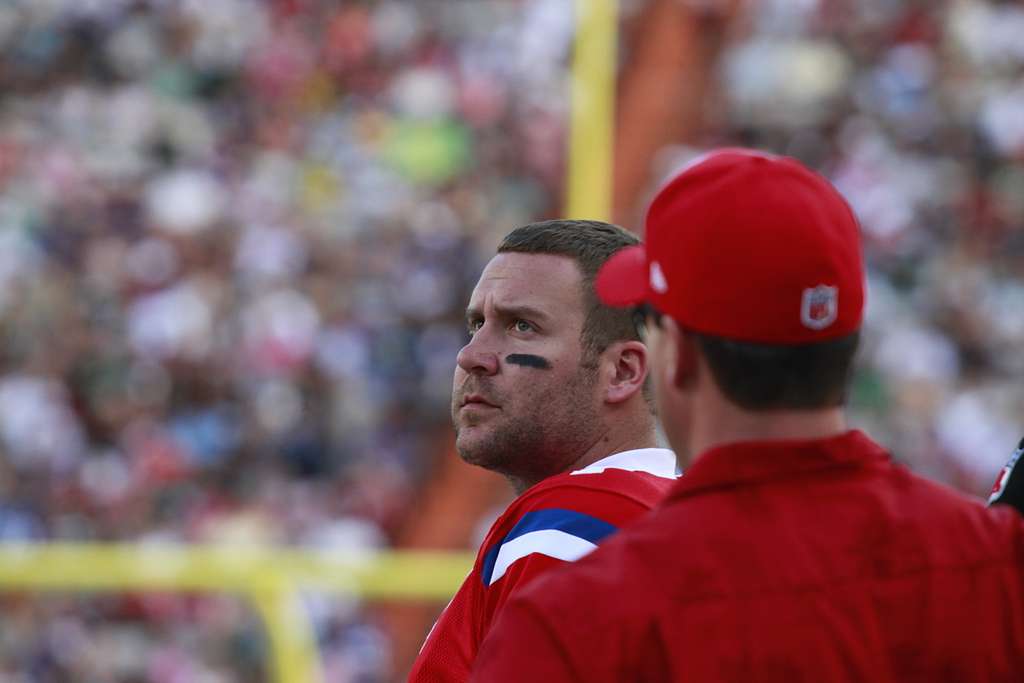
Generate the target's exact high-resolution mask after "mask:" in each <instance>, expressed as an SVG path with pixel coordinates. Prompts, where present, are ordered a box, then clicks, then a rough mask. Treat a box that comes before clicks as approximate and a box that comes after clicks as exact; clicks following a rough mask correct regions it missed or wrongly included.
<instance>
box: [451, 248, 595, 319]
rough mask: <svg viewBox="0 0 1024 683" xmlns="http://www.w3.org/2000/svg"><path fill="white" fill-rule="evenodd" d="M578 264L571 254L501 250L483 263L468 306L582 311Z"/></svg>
mask: <svg viewBox="0 0 1024 683" xmlns="http://www.w3.org/2000/svg"><path fill="white" fill-rule="evenodd" d="M581 279H582V278H581V275H580V270H579V266H578V265H577V264H576V262H575V261H574V260H573V259H571V258H569V257H568V256H559V255H555V254H521V253H502V254H498V255H496V256H495V257H494V258H492V259H491V260H490V261H489V262H488V263H487V265H486V266H485V267H484V269H483V272H482V273H481V274H480V279H479V280H478V281H477V284H476V287H474V288H473V293H472V295H471V296H470V301H469V307H468V308H469V309H470V310H482V309H483V308H485V307H487V306H489V305H500V306H503V307H529V308H534V309H539V310H540V311H542V312H544V313H547V314H550V315H554V314H556V313H557V314H559V315H565V314H566V313H569V312H572V311H578V312H582V308H583V294H582V289H581Z"/></svg>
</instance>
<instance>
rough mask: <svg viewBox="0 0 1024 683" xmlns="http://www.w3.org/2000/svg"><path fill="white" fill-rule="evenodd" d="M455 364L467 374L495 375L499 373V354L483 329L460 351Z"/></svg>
mask: <svg viewBox="0 0 1024 683" xmlns="http://www.w3.org/2000/svg"><path fill="white" fill-rule="evenodd" d="M455 362H456V363H458V366H459V367H460V368H462V370H464V371H465V372H467V373H475V374H482V375H493V374H495V373H496V372H498V353H497V351H496V350H495V349H494V348H493V344H489V343H488V341H487V339H486V334H485V333H484V331H483V328H481V329H480V330H478V331H477V332H476V334H474V335H473V336H472V337H470V339H469V341H468V342H467V343H466V345H465V346H463V347H462V348H461V349H460V350H459V355H458V356H456V359H455Z"/></svg>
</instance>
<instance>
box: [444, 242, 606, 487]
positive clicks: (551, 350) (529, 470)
mask: <svg viewBox="0 0 1024 683" xmlns="http://www.w3.org/2000/svg"><path fill="white" fill-rule="evenodd" d="M583 308H584V305H583V291H582V287H581V276H580V272H579V268H578V266H577V265H576V263H575V261H573V260H572V259H570V258H568V257H564V256H555V255H551V254H517V253H505V254H498V255H497V256H495V257H494V258H493V259H491V261H490V263H488V264H487V267H486V268H484V271H483V274H481V276H480V281H479V282H478V283H477V285H476V288H475V289H474V290H473V294H472V296H471V297H470V301H469V306H468V307H467V309H466V323H467V326H468V329H469V333H470V335H471V336H470V339H469V341H468V342H467V344H466V345H465V346H464V347H463V348H462V350H461V351H459V355H458V359H457V366H456V368H455V378H454V382H453V388H452V422H453V423H454V425H455V431H456V447H457V448H458V451H459V454H460V455H461V456H462V458H463V459H464V460H465V461H466V462H469V463H472V464H474V465H480V466H481V467H486V468H488V469H491V470H495V471H497V472H500V473H502V474H505V475H507V476H509V477H512V478H513V479H518V480H519V481H520V482H522V483H523V484H525V485H530V484H532V483H535V482H537V481H540V480H541V479H544V478H545V477H549V476H551V475H553V474H557V473H559V472H562V471H565V470H566V469H568V468H569V467H570V466H571V465H572V463H573V462H575V460H576V459H577V458H579V457H580V456H581V455H583V453H584V452H585V451H586V450H587V448H589V447H590V446H592V445H593V443H594V442H595V441H596V439H598V438H600V431H601V420H600V416H599V412H598V411H599V407H600V405H601V401H600V399H599V391H598V380H597V372H596V369H595V367H594V365H592V364H591V363H589V362H586V361H587V358H585V355H584V353H583V348H582V345H581V339H580V337H581V333H582V331H583V322H584V319H585V315H584V310H583Z"/></svg>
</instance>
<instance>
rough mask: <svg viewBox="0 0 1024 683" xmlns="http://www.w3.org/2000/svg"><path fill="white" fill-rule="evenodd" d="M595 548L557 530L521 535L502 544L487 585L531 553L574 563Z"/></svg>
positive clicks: (581, 539) (583, 540) (578, 538)
mask: <svg viewBox="0 0 1024 683" xmlns="http://www.w3.org/2000/svg"><path fill="white" fill-rule="evenodd" d="M596 547H597V546H596V545H594V544H593V543H591V542H590V541H588V540H586V539H585V538H580V537H579V536H573V535H572V534H567V533H566V532H564V531H559V530H558V529H541V530H539V531H531V532H530V533H527V534H523V535H522V536H519V537H518V538H513V539H512V540H511V541H508V542H506V543H503V544H502V546H501V550H499V551H498V557H497V559H496V560H495V562H494V571H493V572H492V573H491V580H490V582H489V583H488V584H487V585H491V584H493V583H494V582H495V581H497V580H498V579H500V578H501V577H502V576H504V575H505V572H506V571H507V570H508V568H509V567H510V566H511V565H512V563H513V562H515V561H516V560H519V559H522V558H524V557H526V556H527V555H531V554H533V553H540V554H541V555H547V556H548V557H553V558H555V559H556V560H564V561H566V562H575V561H576V560H578V559H580V558H581V557H583V556H584V555H586V554H587V553H589V552H591V551H592V550H593V549H594V548H596Z"/></svg>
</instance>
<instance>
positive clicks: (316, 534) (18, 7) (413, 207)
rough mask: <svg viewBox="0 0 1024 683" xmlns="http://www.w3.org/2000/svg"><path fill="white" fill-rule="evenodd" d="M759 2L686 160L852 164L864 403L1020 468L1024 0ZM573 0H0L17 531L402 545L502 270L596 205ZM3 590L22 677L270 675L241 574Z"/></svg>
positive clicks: (675, 157)
mask: <svg viewBox="0 0 1024 683" xmlns="http://www.w3.org/2000/svg"><path fill="white" fill-rule="evenodd" d="M643 4H644V3H643V2H641V1H639V0H634V1H632V2H623V3H622V5H623V7H622V11H623V13H624V14H626V15H627V16H628V15H629V14H631V13H636V12H638V11H640V9H641V8H642V6H643ZM697 5H699V6H701V7H703V8H704V10H705V11H709V12H713V11H715V6H716V3H714V2H701V3H695V6H697ZM755 5H756V8H755V9H750V10H749V11H748V12H747V13H746V15H745V17H744V18H743V19H742V20H740V21H738V22H737V23H736V24H735V25H733V27H732V28H731V29H730V31H729V34H728V38H727V40H726V43H725V45H724V48H723V52H722V54H721V55H720V60H719V67H718V69H719V71H718V76H717V78H716V83H717V87H716V90H715V93H714V97H712V98H709V101H708V105H707V107H706V109H707V114H706V120H705V122H704V128H703V132H702V133H701V136H700V137H699V138H698V139H694V140H690V141H687V144H686V145H685V146H684V145H680V146H678V147H672V148H668V149H665V150H663V152H662V153H661V154H659V156H658V158H657V159H656V165H657V167H658V169H660V172H664V171H667V169H668V168H670V167H671V166H673V165H675V164H678V163H681V162H683V161H685V160H686V159H687V158H689V157H690V156H692V155H693V154H694V153H696V152H698V151H700V150H701V149H704V148H707V147H710V146H713V145H721V144H735V143H740V144H747V145H754V146H759V147H764V148H767V149H771V150H775V151H778V152H783V153H788V154H791V155H794V156H797V157H799V158H801V159H803V160H804V161H806V162H808V163H810V164H811V165H812V166H814V167H816V168H818V169H820V170H821V171H822V172H824V173H825V174H826V175H827V176H829V177H830V178H831V179H832V180H833V181H834V182H835V183H836V184H837V185H838V186H839V188H840V189H841V190H842V191H843V192H844V193H845V194H846V196H847V197H848V198H849V199H850V201H851V202H852V203H853V205H854V207H855V208H856V210H857V211H858V213H859V215H860V217H861V219H862V222H863V227H864V236H865V249H866V253H867V258H868V263H869V266H870V273H871V274H870V299H869V307H868V323H867V329H866V333H865V344H864V350H863V352H862V353H861V357H860V370H859V375H858V379H857V382H856V386H855V391H854V394H853V396H852V397H851V398H852V401H853V405H854V418H855V422H856V423H857V424H858V425H860V426H863V427H865V428H866V429H867V430H868V431H869V432H871V433H872V434H873V435H875V436H876V437H878V438H879V440H880V441H881V442H882V443H885V444H888V445H890V446H891V447H892V448H893V450H894V452H895V453H896V454H897V455H898V457H900V458H901V459H903V460H904V461H906V462H907V463H908V464H910V465H911V466H912V467H914V468H915V469H917V470H918V471H921V472H923V473H925V474H927V475H930V476H932V477H935V478H937V479H940V480H943V481H946V482H949V483H951V484H953V485H955V486H957V487H959V488H961V489H963V490H966V491H969V492H972V493H976V494H983V493H985V492H986V490H987V487H988V486H989V485H990V483H991V481H992V479H993V478H994V476H995V473H996V471H997V470H998V468H999V467H1000V466H1001V465H1002V463H1003V461H1004V459H1005V458H1006V457H1007V455H1008V454H1009V452H1010V450H1011V449H1012V447H1013V446H1014V444H1015V443H1016V440H1017V438H1018V437H1019V436H1020V433H1021V432H1024V422H1022V420H1021V416H1024V385H1022V383H1021V379H1022V377H1024V316H1022V315H1021V314H1020V311H1021V308H1022V305H1024V279H1022V278H1024V41H1021V40H1020V36H1021V35H1024V4H1022V3H1020V2H996V1H991V2H983V1H981V0H961V1H957V2H952V1H948V2H924V1H917V2H910V1H906V2H897V1H895V0H884V1H883V0H873V1H871V2H853V1H852V0H850V1H843V0H801V1H799V2H794V1H790V0H773V1H771V2H769V1H767V0H766V1H764V2H760V3H756V4H755ZM572 31H573V24H572V16H571V7H570V3H569V2H568V1H567V0H477V1H475V2H472V3H467V2H458V1H457V0H425V1H422V2H419V1H418V2H415V3H414V2H403V1H397V0H379V1H377V2H345V3H338V2H333V1H329V0H275V1H270V0H267V1H264V2H250V1H248V0H205V1H203V0H181V1H180V2H172V1H169V0H148V1H143V0H139V1H130V0H92V1H87V2H83V1H82V0H12V1H11V2H7V3H4V4H3V5H0V50H2V53H0V54H2V56H0V92H2V93H3V94H2V96H0V326H2V331H3V344H2V346H0V361H2V367H3V373H2V375H0V449H2V457H0V541H44V540H83V541H89V540H103V541H108V540H117V541H131V542H139V543H153V542H168V541H170V542H215V543H225V544H228V543H242V542H267V543H282V544H284V543H287V544H297V545H306V546H310V547H318V548H341V549H351V550H358V549H367V548H377V547H389V546H390V545H391V544H392V543H393V541H394V534H395V532H396V529H397V528H398V527H399V526H400V525H401V523H402V521H403V520H404V519H405V518H406V517H407V516H408V515H410V514H411V513H412V512H414V510H411V509H410V506H409V501H410V500H412V499H414V496H413V493H414V492H415V491H416V490H417V489H418V488H419V487H420V486H422V484H423V482H424V481H425V480H426V479H427V478H429V477H430V475H431V467H432V464H433V462H434V460H435V459H436V458H437V452H438V450H439V448H440V446H439V444H440V443H443V442H444V440H445V435H446V434H447V433H448V430H449V429H450V425H449V421H448V400H449V392H450V381H451V380H450V378H451V371H452V368H453V364H454V358H455V354H456V351H457V350H458V348H459V347H460V346H461V344H462V343H463V339H464V331H463V322H462V310H463V308H464V305H465V301H466V299H467V297H468V293H469V290H470V289H471V287H472V285H473V284H474V282H475V279H476V276H477V274H478V272H479V269H480V267H481V266H482V264H483V263H484V262H485V261H486V259H487V258H489V256H490V254H491V251H492V249H493V246H494V244H496V241H497V239H498V238H499V237H500V236H501V235H502V234H504V233H505V232H507V231H508V230H509V229H511V228H512V227H514V226H516V225H518V224H521V223H524V222H527V221H529V220H533V219H538V218H547V217H553V216H556V215H560V196H561V190H562V182H563V180H562V177H563V173H564V168H563V166H564V140H565V127H566V125H567V107H568V101H567V92H568V88H567V78H568V73H567V68H566V65H567V59H568V54H569V47H570V42H571V39H572ZM628 47H629V46H628V45H626V46H625V48H626V50H627V53H628ZM657 176H658V172H655V173H654V176H653V177H654V178H655V179H656V178H657ZM628 227H632V228H637V227H638V226H636V225H631V226H628ZM467 547H468V546H467ZM310 607H311V610H312V612H313V613H314V615H315V617H316V624H317V628H318V633H319V638H320V642H321V646H322V654H323V657H324V659H323V661H324V667H325V678H326V680H328V681H332V682H334V681H342V682H347V681H361V682H362V681H386V680H391V679H392V678H393V677H394V676H396V675H398V674H400V673H401V672H396V671H394V665H393V663H392V660H391V655H390V653H389V642H388V638H387V635H386V633H385V632H384V630H383V629H382V628H381V627H380V626H379V624H378V623H377V622H376V620H375V618H374V614H373V612H372V610H370V611H366V610H360V609H359V607H358V605H356V604H354V603H353V602H350V601H341V600H322V599H321V600H316V601H311V602H310ZM0 612H2V616H0V680H3V681H12V682H22V681H24V682H26V683H28V682H30V681H31V682H35V681H93V680H95V681H118V682H129V681H143V680H145V681H154V682H156V683H174V682H178V681H203V682H211V683H212V682H220V681H258V680H265V678H266V676H267V675H268V674H267V667H266V662H265V659H266V652H265V650H264V649H263V645H262V636H261V635H260V633H259V627H258V623H257V622H256V621H255V620H254V618H253V616H252V615H251V614H250V613H249V612H248V611H247V609H246V608H245V607H244V606H243V605H242V604H241V603H240V602H238V601H235V600H233V599H229V598H197V597H194V596H193V597H189V596H186V597H182V596H168V595H142V596H139V595H131V596H108V597H79V596H62V597H47V598H40V597H39V596H30V595H22V594H6V595H0Z"/></svg>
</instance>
